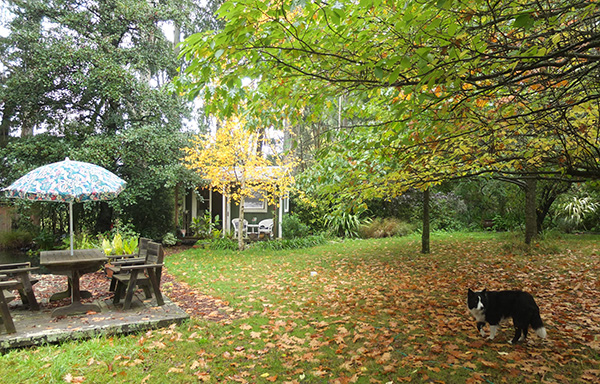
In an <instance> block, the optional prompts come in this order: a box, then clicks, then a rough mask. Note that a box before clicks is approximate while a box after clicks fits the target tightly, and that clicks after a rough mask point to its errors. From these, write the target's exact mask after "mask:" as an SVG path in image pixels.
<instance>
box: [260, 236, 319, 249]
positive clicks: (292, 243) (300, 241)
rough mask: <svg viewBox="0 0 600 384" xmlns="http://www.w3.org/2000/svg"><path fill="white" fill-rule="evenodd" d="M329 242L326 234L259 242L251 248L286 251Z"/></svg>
mask: <svg viewBox="0 0 600 384" xmlns="http://www.w3.org/2000/svg"><path fill="white" fill-rule="evenodd" d="M327 241H329V237H328V236H327V235H326V234H324V233H321V234H318V235H309V236H303V237H294V238H290V239H275V240H271V241H257V242H255V243H252V244H251V248H257V249H264V250H273V251H276V250H286V249H288V250H289V249H302V248H311V247H316V246H317V245H322V244H325V243H326V242H327Z"/></svg>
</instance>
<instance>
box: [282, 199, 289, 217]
mask: <svg viewBox="0 0 600 384" xmlns="http://www.w3.org/2000/svg"><path fill="white" fill-rule="evenodd" d="M289 211H290V196H289V195H286V196H285V197H284V198H283V212H286V213H287V212H289Z"/></svg>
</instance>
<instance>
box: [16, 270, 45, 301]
mask: <svg viewBox="0 0 600 384" xmlns="http://www.w3.org/2000/svg"><path fill="white" fill-rule="evenodd" d="M18 277H19V280H20V281H21V284H22V285H23V289H22V290H21V289H20V290H19V295H21V301H22V302H23V304H27V305H29V309H31V310H32V311H39V310H40V306H39V304H38V302H37V300H36V299H35V294H34V293H33V287H32V285H31V280H29V273H28V272H27V273H25V274H23V275H19V276H18Z"/></svg>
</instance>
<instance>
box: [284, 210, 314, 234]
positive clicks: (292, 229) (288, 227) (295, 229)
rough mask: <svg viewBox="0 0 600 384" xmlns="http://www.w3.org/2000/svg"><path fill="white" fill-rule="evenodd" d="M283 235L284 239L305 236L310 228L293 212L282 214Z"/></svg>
mask: <svg viewBox="0 0 600 384" xmlns="http://www.w3.org/2000/svg"><path fill="white" fill-rule="evenodd" d="M281 228H282V231H283V236H284V237H285V238H286V239H295V238H297V237H306V236H308V235H309V234H310V228H309V227H308V225H306V224H304V223H303V222H302V221H301V220H300V218H299V217H298V216H296V215H294V214H290V215H286V216H283V220H282V222H281Z"/></svg>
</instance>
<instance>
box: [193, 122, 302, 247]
mask: <svg viewBox="0 0 600 384" xmlns="http://www.w3.org/2000/svg"><path fill="white" fill-rule="evenodd" d="M183 151H184V153H185V157H184V159H183V160H184V163H185V166H186V167H188V168H190V169H193V170H195V171H196V172H198V173H199V174H200V175H201V176H202V177H203V178H204V179H206V180H207V181H208V183H209V186H210V188H211V189H212V190H213V191H216V192H219V193H223V194H224V195H225V196H227V197H228V198H229V199H231V200H233V201H234V202H235V203H237V204H238V205H239V216H238V217H239V220H240V221H239V222H240V230H239V231H238V239H237V240H238V245H239V248H240V250H243V249H244V231H243V230H242V228H243V224H242V223H243V222H244V200H245V198H247V197H250V196H256V195H259V196H262V197H263V198H264V199H266V200H267V203H268V204H269V205H277V204H278V203H279V200H280V198H281V197H283V196H285V195H286V194H288V193H289V190H290V188H291V187H292V184H293V182H294V178H293V176H292V173H291V171H292V169H293V168H294V165H295V162H294V160H293V158H292V157H291V156H289V155H288V154H287V153H285V152H283V151H282V148H277V145H276V144H275V143H274V142H273V141H272V140H269V139H268V138H267V137H266V135H262V134H259V133H257V132H253V131H250V130H248V129H246V128H245V121H244V120H243V119H240V118H238V117H233V118H230V119H228V120H227V121H225V122H224V123H223V124H221V126H220V127H219V128H218V129H217V130H216V133H215V134H214V135H211V134H198V135H196V136H194V137H193V138H192V139H191V140H190V146H189V147H186V148H184V149H183Z"/></svg>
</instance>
